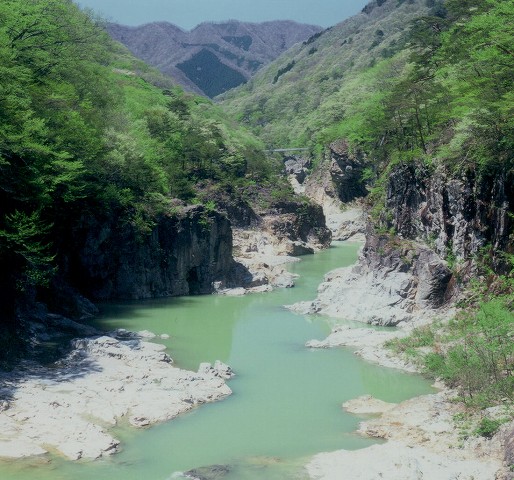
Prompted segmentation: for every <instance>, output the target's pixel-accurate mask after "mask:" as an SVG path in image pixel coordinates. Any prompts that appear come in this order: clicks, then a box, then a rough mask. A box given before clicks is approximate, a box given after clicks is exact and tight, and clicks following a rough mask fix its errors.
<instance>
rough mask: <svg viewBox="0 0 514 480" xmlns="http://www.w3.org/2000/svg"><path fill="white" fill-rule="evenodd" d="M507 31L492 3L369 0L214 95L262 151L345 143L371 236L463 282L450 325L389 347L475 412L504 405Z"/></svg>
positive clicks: (511, 167) (510, 129) (509, 347)
mask: <svg viewBox="0 0 514 480" xmlns="http://www.w3.org/2000/svg"><path fill="white" fill-rule="evenodd" d="M513 19H514V4H512V2H504V1H501V0H464V1H463V0H446V1H437V0H412V1H409V2H403V1H397V0H385V1H383V0H380V1H376V0H374V1H372V2H371V3H370V4H369V5H368V6H367V7H366V8H365V9H364V10H363V12H362V13H361V14H360V15H358V16H356V17H354V18H352V19H350V20H348V21H346V22H343V23H342V24H340V25H336V26H334V27H332V28H330V29H327V30H326V31H324V32H322V33H320V34H318V35H315V36H313V37H312V38H311V39H309V41H307V42H305V44H304V45H302V46H298V47H296V48H294V49H292V50H290V51H289V52H288V53H287V54H286V55H285V56H282V57H280V58H279V59H278V60H277V61H276V62H274V63H273V64H271V65H270V66H269V67H268V68H267V69H266V70H265V71H264V72H262V73H261V74H258V75H257V76H256V77H255V79H254V80H252V81H251V82H249V83H248V84H247V85H245V86H244V87H241V88H240V89H238V90H236V91H233V92H229V93H228V94H226V95H225V96H224V97H223V104H224V105H225V106H226V109H227V111H229V112H231V113H232V114H234V115H237V116H238V118H239V119H240V120H241V121H242V122H244V123H245V124H247V125H249V126H250V127H251V128H252V129H253V130H254V131H255V132H256V133H258V134H259V135H261V137H262V139H263V140H264V141H265V142H266V143H267V144H269V145H275V146H280V147H287V146H291V147H310V148H311V149H312V151H313V152H315V153H319V152H321V151H323V150H325V149H326V147H327V145H329V144H331V143H332V142H334V141H336V140H341V139H344V140H345V141H346V142H347V144H348V146H349V149H350V150H353V151H354V152H359V154H360V155H362V156H363V157H365V158H366V163H367V165H366V168H365V170H364V180H365V181H366V182H367V183H368V186H369V188H370V192H371V195H370V197H369V205H370V213H371V217H372V219H373V220H374V223H375V227H376V229H377V231H378V232H379V233H387V234H391V235H393V236H394V235H395V234H400V235H401V237H402V238H404V239H405V238H407V239H418V240H425V242H426V243H428V244H429V245H431V246H432V247H434V249H435V250H436V252H437V253H438V254H440V255H441V256H442V257H443V258H445V259H446V260H447V263H448V266H449V267H450V268H451V269H452V271H453V280H452V281H453V282H455V283H457V284H458V283H460V282H461V281H462V280H463V279H465V280H466V281H467V282H468V285H469V281H470V279H474V281H473V282H472V284H475V283H476V284H478V286H479V287H477V288H476V290H475V294H476V295H475V297H474V299H473V300H472V301H470V302H469V303H468V304H466V305H465V307H466V308H465V310H464V311H463V312H462V313H461V315H460V316H459V317H458V318H456V319H455V320H454V321H453V322H452V323H451V324H450V325H449V326H446V327H444V328H443V327H440V326H437V327H433V328H427V329H424V330H420V331H417V332H416V333H415V335H414V336H413V337H411V338H409V339H406V340H405V341H403V342H400V343H399V344H397V345H396V346H397V347H398V348H399V349H400V350H403V351H405V350H416V351H417V352H418V353H419V352H420V351H421V352H423V355H422V358H423V362H424V365H425V367H426V369H427V371H428V372H430V373H431V374H432V375H434V376H439V377H441V378H443V379H445V380H446V381H447V383H448V384H450V385H452V386H459V387H460V389H461V392H462V395H463V399H464V400H465V401H466V402H467V403H468V404H474V405H478V406H482V407H483V406H487V405H491V404H494V403H499V402H502V401H508V402H512V400H513V399H514V393H513V392H514V384H513V378H514V374H513V368H514V364H513V358H514V351H513V342H512V335H513V329H514V323H513V322H514V320H513V319H514V314H513V295H514V285H513V283H512V278H513V264H512V253H513V251H514V234H513V229H512V226H513V224H514V222H513V220H514V191H513V185H514V122H513V119H514V101H513V100H514V98H513V88H512V87H513V83H512V79H513V73H514V54H513V51H512V47H511V46H512V45H513V44H514V30H513V29H512V21H513ZM320 157H321V156H320ZM421 207H424V209H423V210H422V209H421ZM413 217H416V218H413ZM463 225H465V226H466V227H465V228H463ZM457 231H458V232H459V235H460V237H459V238H457V233H456V232H457ZM464 231H465V233H464ZM457 240H459V244H457ZM436 243H437V244H436ZM420 349H421V350H420ZM423 349H425V350H423ZM426 349H429V350H430V353H429V354H428V355H426V353H427V352H426Z"/></svg>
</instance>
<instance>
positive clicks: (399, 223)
mask: <svg viewBox="0 0 514 480" xmlns="http://www.w3.org/2000/svg"><path fill="white" fill-rule="evenodd" d="M386 197H387V198H386V208H387V210H388V211H389V212H390V214H389V216H388V218H387V219H386V220H385V221H386V222H387V226H388V227H393V228H394V229H395V231H396V232H397V233H398V234H399V235H400V236H402V237H403V238H410V239H419V240H423V241H425V242H426V243H428V244H429V245H431V246H432V247H433V249H434V251H435V252H436V253H437V254H438V255H440V256H441V257H443V258H445V257H447V256H451V257H454V258H455V259H456V260H457V261H468V260H469V259H470V258H471V257H472V256H473V255H474V254H476V253H478V252H479V250H480V249H481V248H482V247H485V246H486V245H488V246H490V251H491V252H492V254H493V255H496V254H497V253H499V252H503V251H508V248H509V244H510V246H512V238H511V235H512V229H513V226H514V222H513V220H512V213H513V212H514V175H513V174H512V172H497V173H496V174H495V175H492V174H491V175H488V174H483V175H481V176H480V175H478V174H477V173H475V172H472V171H467V172H465V173H462V174H461V175H458V176H456V175H455V174H454V173H451V172H449V171H447V169H446V168H444V167H439V168H437V169H436V170H435V171H433V169H431V168H429V167H427V166H425V165H422V164H418V163H409V164H401V165H398V166H396V167H395V168H393V169H392V171H391V173H390V176H389V180H388V185H387V193H386ZM494 260H495V265H496V267H497V268H498V269H499V270H502V265H501V263H502V262H501V259H500V258H499V257H496V258H495V259H494Z"/></svg>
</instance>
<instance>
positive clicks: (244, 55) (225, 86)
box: [107, 20, 321, 97]
mask: <svg viewBox="0 0 514 480" xmlns="http://www.w3.org/2000/svg"><path fill="white" fill-rule="evenodd" d="M320 30H321V29H320V27H316V26H313V25H303V24H299V23H296V22H292V21H273V22H265V23H258V24H257V23H245V22H239V21H235V20H232V21H228V22H226V23H202V24H200V25H198V26H197V27H195V28H194V29H193V30H191V31H189V32H187V31H184V30H182V29H180V28H179V27H177V26H175V25H172V24H170V23H166V22H157V23H150V24H147V25H142V26H139V27H127V26H123V25H118V24H113V23H111V24H108V25H107V31H108V32H109V34H110V35H111V37H112V38H114V39H115V40H117V41H119V42H121V43H123V44H124V45H126V46H127V47H128V49H129V50H130V51H131V52H132V53H133V54H134V55H135V56H136V57H139V58H141V59H142V60H144V61H146V62H148V64H150V65H152V66H154V67H156V68H158V69H159V70H160V71H161V72H163V73H165V74H166V75H169V76H171V77H172V78H174V79H175V80H176V81H177V82H178V83H179V84H180V85H182V86H184V87H185V88H186V89H187V90H190V91H192V92H195V93H200V94H204V95H207V96H209V97H214V96H216V95H219V94H220V93H223V92H225V91H227V90H229V89H231V88H234V87H236V86H238V85H240V84H242V83H245V82H246V81H247V80H248V79H249V78H250V77H251V76H252V75H254V74H255V72H257V71H258V70H259V69H260V68H262V67H263V66H264V65H267V64H268V63H269V62H271V61H272V60H274V59H275V58H277V57H278V56H279V55H280V54H281V53H283V52H284V51H286V50H287V49H288V48H290V47H291V46H293V45H294V44H296V43H298V42H302V41H304V40H306V39H307V38H309V37H310V36H311V35H313V34H315V33H317V32H319V31H320Z"/></svg>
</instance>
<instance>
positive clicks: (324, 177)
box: [305, 140, 368, 205]
mask: <svg viewBox="0 0 514 480" xmlns="http://www.w3.org/2000/svg"><path fill="white" fill-rule="evenodd" d="M365 162H366V159H365V157H364V154H363V153H362V152H352V151H351V150H350V148H349V146H348V143H347V142H346V141H345V140H338V141H336V142H333V143H331V144H330V145H329V147H328V148H327V150H326V152H325V154H324V156H323V159H322V161H321V164H320V165H319V167H318V168H316V169H315V171H314V172H313V175H311V176H309V177H308V178H307V180H306V182H305V194H306V195H307V196H308V197H309V198H312V199H314V200H315V201H316V202H317V203H319V204H320V205H323V204H326V203H327V200H326V197H328V198H329V199H332V200H334V199H335V200H337V201H341V202H351V201H352V200H355V199H357V198H362V197H364V196H366V195H367V193H368V192H367V190H366V186H365V183H364V181H363V174H364V168H365V166H366V163H365Z"/></svg>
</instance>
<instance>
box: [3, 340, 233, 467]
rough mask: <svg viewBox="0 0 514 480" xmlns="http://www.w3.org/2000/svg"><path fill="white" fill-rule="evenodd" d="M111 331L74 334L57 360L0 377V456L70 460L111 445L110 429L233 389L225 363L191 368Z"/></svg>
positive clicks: (160, 349) (159, 417) (146, 421)
mask: <svg viewBox="0 0 514 480" xmlns="http://www.w3.org/2000/svg"><path fill="white" fill-rule="evenodd" d="M149 336H150V335H148V332H143V335H142V336H138V335H135V334H129V333H128V332H124V331H123V332H119V334H118V332H114V333H113V334H111V335H109V336H107V335H106V336H99V337H90V338H83V339H79V340H75V341H74V347H73V350H72V351H71V353H70V354H69V355H67V357H66V358H65V359H64V360H62V361H60V362H59V364H57V365H54V366H51V367H41V366H36V365H32V364H25V365H24V366H23V367H22V368H21V369H18V370H17V371H16V373H15V374H8V373H6V374H3V375H2V376H1V377H0V398H2V399H4V401H3V403H2V408H0V458H21V457H27V456H34V455H43V454H45V453H47V452H54V453H57V454H60V455H63V456H65V457H67V458H69V459H71V460H78V459H95V458H99V457H101V456H104V455H111V454H113V453H115V452H116V450H117V447H118V445H119V441H118V440H117V439H115V438H114V437H113V436H112V434H111V433H110V429H111V428H112V427H113V426H115V425H116V424H117V423H118V422H119V421H120V420H121V419H126V420H127V421H128V422H129V424H130V425H132V426H134V427H145V426H148V425H152V424H155V423H157V422H163V421H166V420H170V419H172V418H174V417H176V416H177V415H180V414H181V413H184V412H186V411H188V410H191V409H192V408H194V407H195V406H197V405H199V404H202V403H206V402H212V401H215V400H220V399H222V398H224V397H226V396H227V395H230V394H231V390H230V388H229V387H228V386H227V385H226V383H225V381H224V379H226V378H230V376H232V371H231V370H230V368H229V367H227V366H226V365H223V364H221V363H219V362H216V364H215V365H214V366H211V365H208V364H202V365H201V366H200V369H199V371H198V372H197V373H194V372H189V371H185V370H181V369H179V368H176V367H174V366H173V365H172V360H171V358H170V357H169V356H168V355H167V354H166V353H165V346H164V345H159V344H156V343H150V342H147V341H145V339H144V338H143V337H149Z"/></svg>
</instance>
